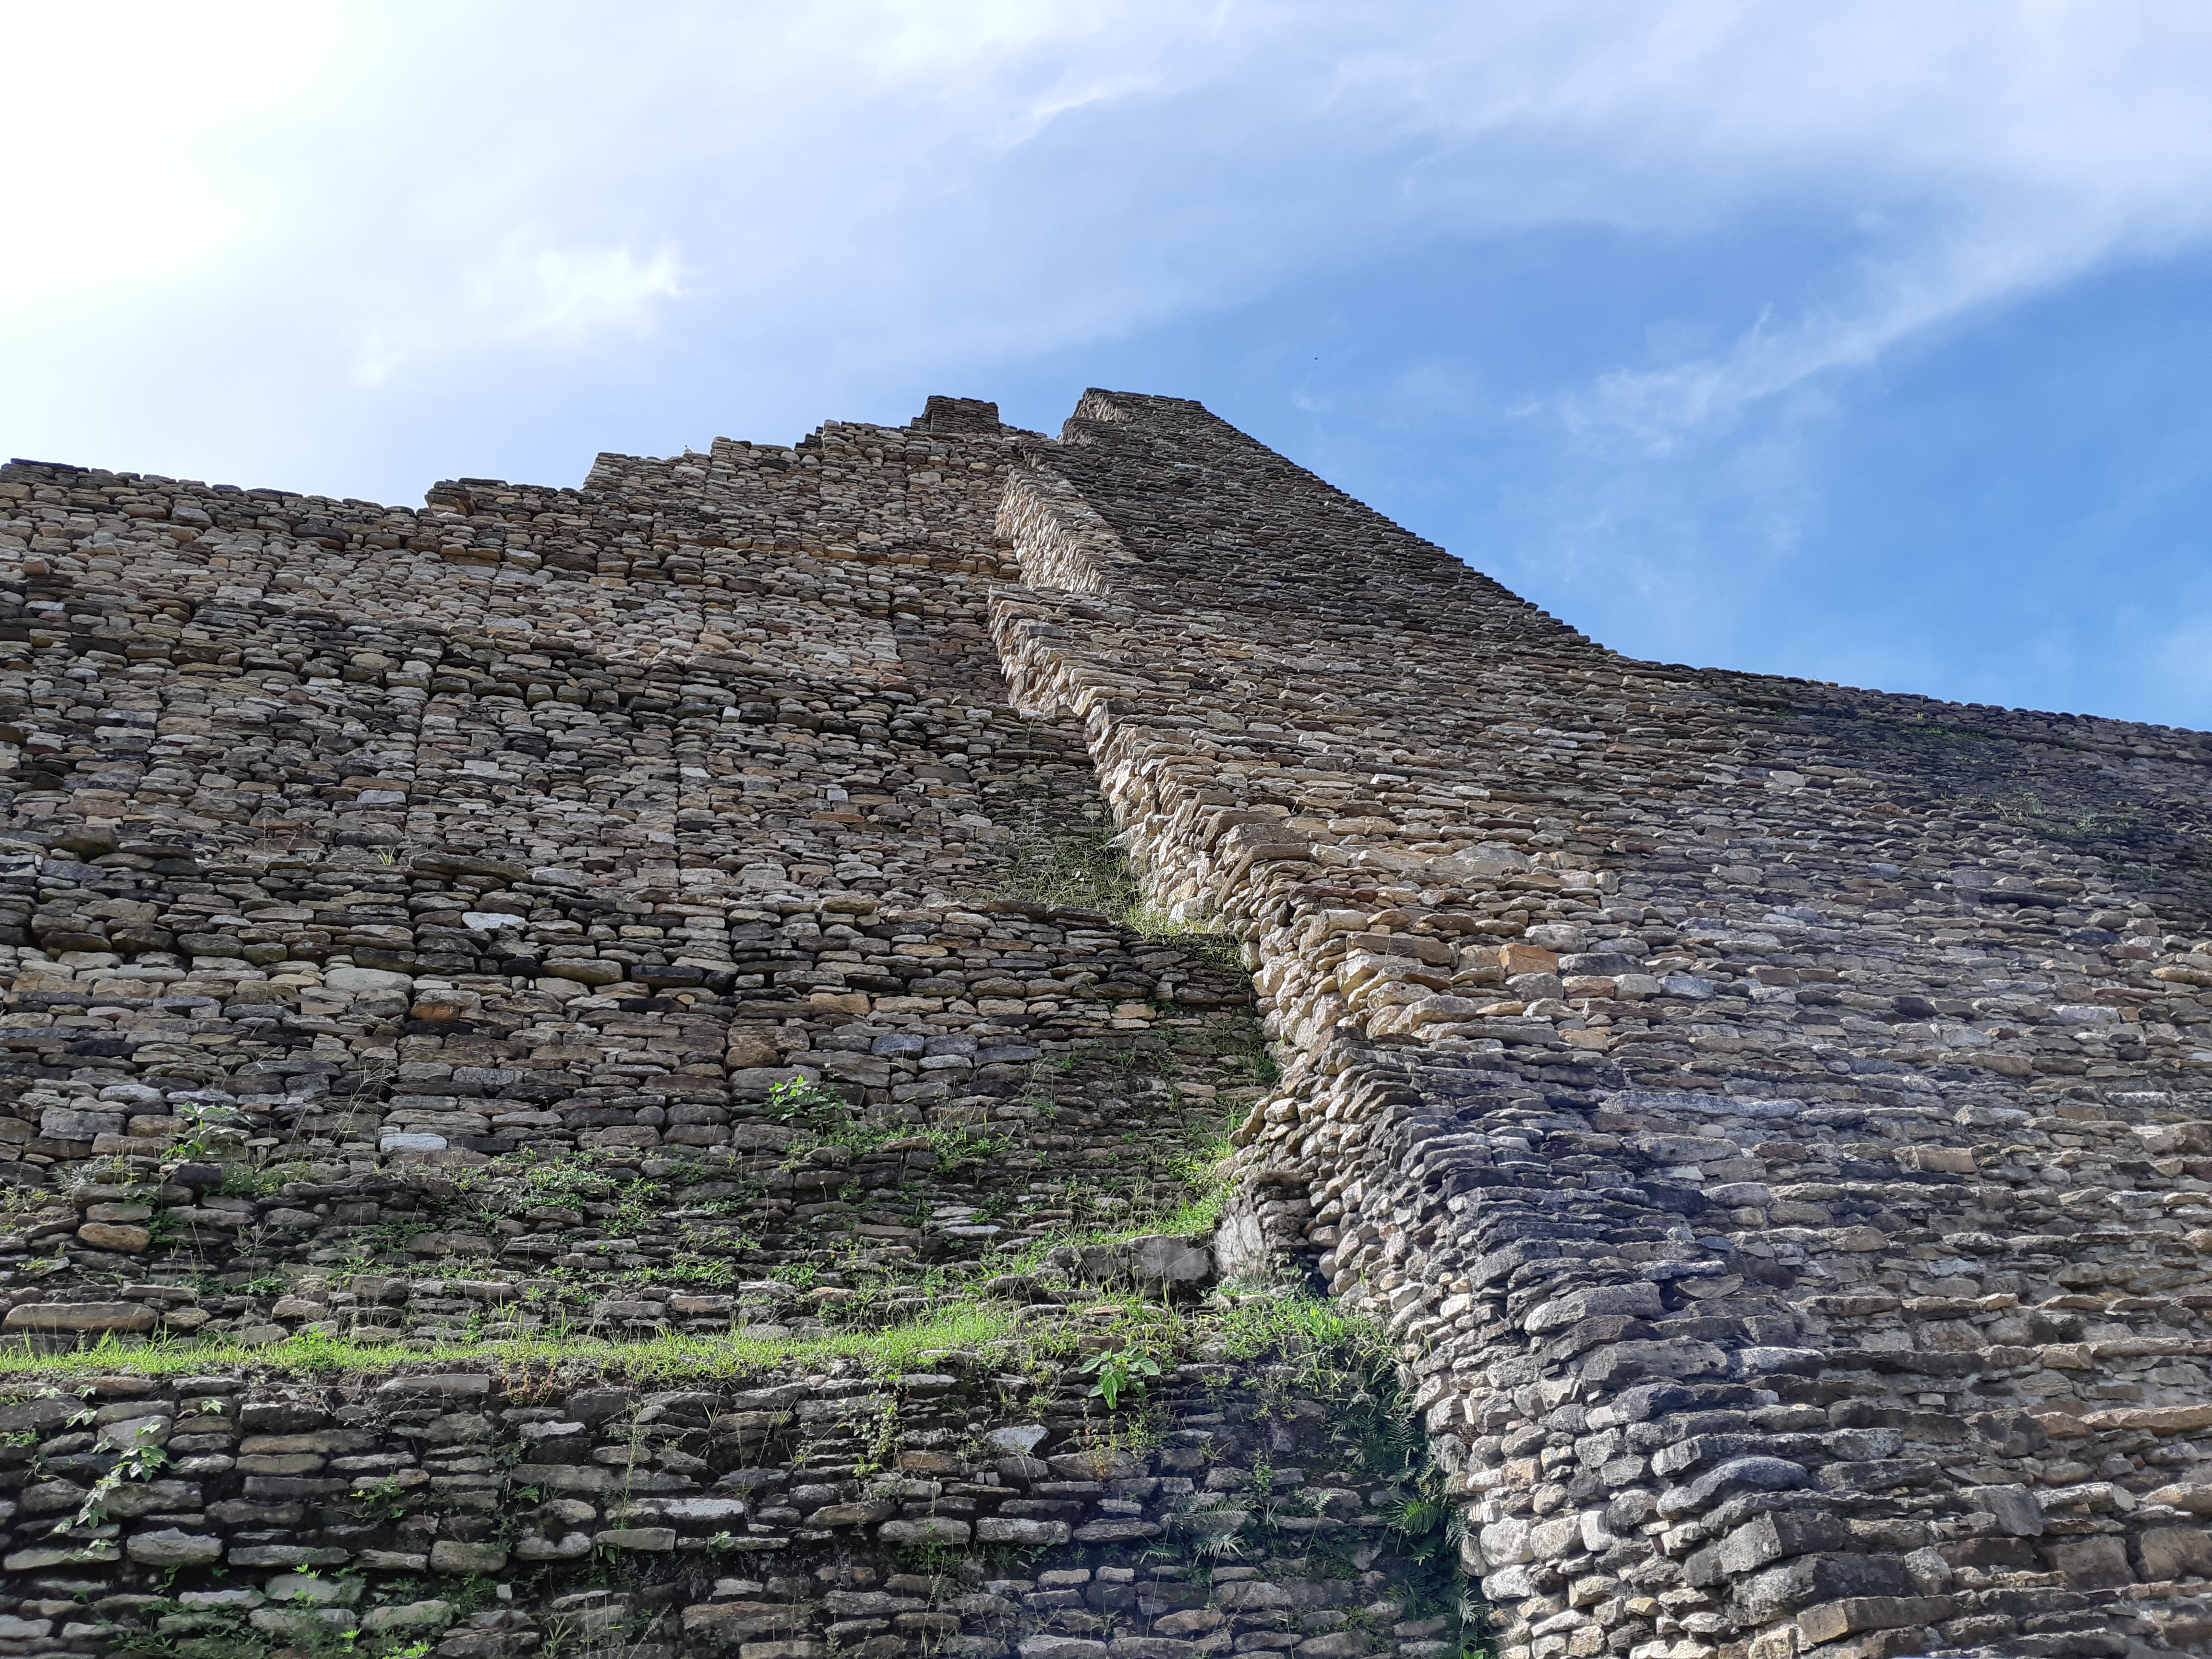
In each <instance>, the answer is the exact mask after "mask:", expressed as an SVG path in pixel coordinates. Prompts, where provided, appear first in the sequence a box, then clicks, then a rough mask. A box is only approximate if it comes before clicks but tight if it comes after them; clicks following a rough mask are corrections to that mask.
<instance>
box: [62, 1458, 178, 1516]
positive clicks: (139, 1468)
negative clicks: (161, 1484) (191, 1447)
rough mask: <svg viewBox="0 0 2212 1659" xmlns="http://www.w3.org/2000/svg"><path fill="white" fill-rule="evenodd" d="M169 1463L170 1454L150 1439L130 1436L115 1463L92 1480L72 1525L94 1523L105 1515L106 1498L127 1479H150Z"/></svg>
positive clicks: (110, 1496)
mask: <svg viewBox="0 0 2212 1659" xmlns="http://www.w3.org/2000/svg"><path fill="white" fill-rule="evenodd" d="M168 1467H169V1454H168V1453H167V1452H166V1451H164V1450H162V1449H161V1448H160V1447H159V1446H156V1445H155V1444H153V1443H151V1442H150V1441H146V1440H141V1439H137V1438H135V1437H134V1438H133V1439H132V1440H131V1442H130V1443H129V1444H127V1445H125V1446H124V1447H123V1448H121V1455H119V1456H118V1457H117V1458H116V1460H115V1467H114V1468H111V1469H109V1470H108V1471H107V1473H106V1474H103V1475H101V1476H100V1479H99V1480H95V1481H94V1482H93V1483H92V1489H91V1490H90V1491H89V1492H86V1493H85V1495H84V1503H83V1504H82V1506H81V1507H80V1508H79V1509H78V1510H77V1512H76V1520H75V1521H73V1522H70V1524H71V1525H72V1526H76V1527H96V1526H99V1525H100V1523H101V1522H104V1521H106V1519H107V1500H108V1499H109V1498H112V1497H113V1496H114V1495H115V1492H116V1489H117V1488H118V1487H119V1486H122V1485H123V1483H124V1482H125V1481H126V1480H152V1479H153V1478H154V1477H155V1475H156V1474H160V1473H161V1471H162V1470H163V1469H166V1468H168Z"/></svg>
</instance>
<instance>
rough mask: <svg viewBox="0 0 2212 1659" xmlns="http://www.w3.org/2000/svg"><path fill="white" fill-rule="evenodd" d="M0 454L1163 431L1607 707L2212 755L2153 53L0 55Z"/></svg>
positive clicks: (1498, 7) (1431, 15)
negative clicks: (1082, 423) (1992, 728)
mask: <svg viewBox="0 0 2212 1659" xmlns="http://www.w3.org/2000/svg"><path fill="white" fill-rule="evenodd" d="M0 30H4V34H0V38H4V39H6V40H8V41H9V44H10V52H9V56H10V58H11V59H12V60H13V61H14V62H15V63H16V64H29V65H33V66H35V70H36V72H35V73H34V74H33V75H31V76H18V77H15V79H14V80H13V81H12V82H11V91H10V97H9V100H8V101H7V102H6V104H5V105H4V106H0V154H4V155H8V156H9V158H10V160H9V174H10V184H9V198H10V203H11V209H12V212H11V222H12V223H13V224H14V225H15V227H16V228H17V234H15V235H14V236H12V237H11V238H10V244H11V245H10V247H9V252H7V254H6V256H5V257H4V259H0V343H4V347H5V349H4V351H0V449H5V450H6V451H7V452H9V453H16V454H24V455H30V456H33V457H37V458H40V459H60V460H72V461H79V462H84V463H88V464H92V465H106V466H115V467H123V468H135V469H142V470H146V471H161V472H166V473H170V474H173V475H177V476H185V477H200V478H206V479H210V480H216V481H221V482H226V483H246V484H259V483H267V484H276V485H280V486H282V487H284V488H288V489H302V490H308V491H315V492H320V493H326V494H332V495H356V496H362V497H367V498H369V499H373V500H381V501H403V502H411V501H418V500H419V499H420V497H421V494H422V489H423V487H424V486H425V485H426V484H428V483H430V482H431V481H432V480H434V479H435V478H437V477H446V476H451V475H453V474H458V473H466V474H473V475H489V476H494V477H509V478H515V479H523V480H529V481H533V482H543V483H574V482H576V481H577V480H578V479H580V477H581V475H582V473H583V471H584V469H585V468H586V466H587V465H589V462H590V459H591V457H592V454H593V453H595V452H596V451H598V450H600V449H620V450H629V451H643V452H648V453H669V452H671V451H673V450H677V449H680V448H682V447H684V446H685V445H687V444H689V445H692V446H695V447H703V446H704V445H705V443H706V442H707V441H708V439H710V438H711V437H713V436H714V435H717V434H727V435H732V436H739V437H751V438H757V439H767V440H776V441H791V440H792V439H793V438H795V437H796V436H798V435H799V434H800V433H802V432H804V431H805V430H806V429H807V428H811V426H813V425H815V424H816V423H817V422H819V421H821V420H822V419H823V418H824V417H831V416H834V417H842V418H851V419H866V420H881V421H902V420H904V419H905V418H907V417H908V416H910V415H912V414H913V413H915V411H916V410H918V409H919V408H920V406H921V399H922V398H923V397H924V396H925V395H926V394H927V393H928V392H954V393H959V394H964V395H971V396H981V397H994V398H997V399H998V400H999V401H1000V404H1001V405H1002V407H1003V408H1004V410H1005V412H1006V417H1007V418H1008V419H1010V420H1014V421H1018V422H1022V423H1024V424H1028V425H1033V426H1036V427H1040V428H1045V429H1048V430H1050V429H1054V428H1056V427H1057V424H1058V422H1059V421H1060V419H1061V417H1062V416H1064V415H1065V414H1066V412H1067V410H1068V409H1069V408H1070V407H1071V406H1072V405H1073V401H1074V399H1075V398H1076V397H1077V395H1078V394H1079V392H1081V390H1082V388H1083V387H1084V386H1088V385H1103V386H1115V387H1121V388H1127V389H1133V390H1144V391H1158V392H1174V393H1177V394H1181V395H1184V396H1189V397H1195V398H1200V399H1202V400H1203V401H1204V402H1206V404H1208V405H1209V406H1210V407H1212V408H1213V409H1214V410H1218V412H1219V413H1221V414H1222V415H1224V416H1226V417H1228V418H1229V419H1231V420H1232V421H1234V422H1237V424H1238V425H1240V426H1242V427H1243V428H1246V429H1247V430H1249V431H1250V432H1252V433H1254V434H1255V435H1257V436H1259V437H1260V438H1261V439H1262V440H1263V441H1267V442H1268V443H1270V444H1272V445H1273V446H1274V447H1277V448H1279V449H1280V450H1282V451H1284V452H1285V453H1287V454H1289V455H1291V457H1293V458H1294V459H1297V460H1299V461H1301V462H1303V463H1304V464H1305V465H1310V466H1311V467H1313V468H1314V469H1315V470H1316V471H1320V472H1321V473H1322V474H1323V475H1324V476H1326V477H1328V478H1330V479H1331V480H1332V481H1333V482H1334V483H1338V484H1340V485H1341V486H1342V487H1343V488H1345V489H1349V490H1350V491H1352V493H1353V494H1355V495H1359V496H1360V497H1362V498H1363V499H1364V500H1366V501H1370V503H1372V504H1373V505H1374V506H1376V507H1378V508H1380V509H1381V510H1383V511H1384V512H1386V513H1389V514H1391V515H1392V516H1393V517H1395V518H1396V519H1398V520H1401V521H1402V522H1404V523H1405V524H1407V525H1408V526H1411V527H1413V529H1415V530H1418V531H1419V532H1422V533H1424V534H1426V535H1428V536H1430V537H1432V538H1435V539H1436V540H1437V541H1439V542H1441V543H1443V544H1444V545H1446V546H1447V547H1449V548H1450V549H1451V550H1453V551H1454V552H1455V553H1457V554H1459V555H1461V556H1463V557H1465V558H1467V559H1468V561H1469V562H1472V563H1474V564H1475V565H1477V566H1478V567H1480V568H1482V569H1485V570H1486V571H1488V572H1490V573H1491V574H1494V575H1496V576H1498V578H1500V579H1501V580H1504V581H1505V582H1507V583H1509V584H1510V586H1513V587H1515V588H1516V590H1518V591H1519V592H1522V593H1525V594H1527V595H1528V596H1529V597H1530V598H1532V599H1535V600H1536V601H1537V602H1539V603H1540V604H1541V605H1545V606H1546V607H1547V609H1549V610H1551V611H1553V612H1555V613H1556V614H1558V615H1559V616H1561V617H1565V618H1567V619H1568V620H1570V621H1571V622H1573V623H1575V624H1576V625H1577V626H1579V627H1581V628H1583V629H1585V630H1586V631H1587V632H1589V633H1590V634H1591V635H1594V636H1595V637H1596V638H1598V639H1600V640H1602V641H1605V642H1606V643H1607V644H1609V645H1612V646H1613V647H1617V648H1619V649H1620V650H1623V651H1626V652H1629V653H1634V654H1636V655H1639V656H1648V657H1655V658H1658V659H1665V660H1677V661H1688V662H1696V663H1717V664H1723V665H1730V666H1741V667H1748V668H1758V669H1765V670H1771V671H1779V672H1785V673H1795V674H1802V675H1805V676H1808V677H1809V678H1820V679H1833V680H1840V681H1843V682H1844V683H1847V684H1874V685H1881V686H1884V687H1887V688H1891V689H1894V690H1916V691H1925V692H1929V693H1933V694H1935V695H1938V696H1950V697H1956V698H1961V699H1967V700H1972V701H1978V702H2001V703H2013V704H2023V705H2028V706H2033V707H2039V708H2065V709H2077V710H2084V711H2089V712H2095V713H2100V714H2118V715H2123V716H2127V717H2130V718H2134V719H2139V720H2154V721H2159V722H2163V723H2167V724H2172V725H2185V726H2212V561H2209V560H2208V557H2207V553H2208V540H2212V441H2208V440H2212V374H2208V373H2207V370H2208V368H2212V289H2208V284H2207V278H2208V276H2212V121H2208V120H2207V119H2206V118H2205V117H2204V114H2203V103H2204V88H2205V87H2206V86H2207V85H2208V84H2212V11H2208V10H2207V9H2205V8H2204V7H2203V6H2202V5H2201V4H2200V3H2196V0H2188V3H2173V4H2130V3H2126V0H2095V3H2081V4H2057V3H2033V0H2015V3H2010V4H2004V5H1996V4H1978V3H1974V0H1960V3H1954V4H1950V5H1947V6H1943V7H1936V8H1931V7H1929V6H1926V5H1925V4H1924V3H1913V4H1902V3H1900V4H1881V3H1848V0H1845V3H1838V4H1834V5H1828V6H1822V7H1817V8H1813V7H1804V6H1799V5H1794V4H1783V3H1765V4H1749V3H1721V0H1674V3H1668V0H1638V3H1604V0H1592V3H1584V4H1579V5H1571V6H1553V7H1529V6H1526V5H1520V4H1495V5H1482V4H1471V3H1465V0H1462V3H1453V4H1438V5H1422V4H1399V3H1389V0H1370V3H1365V4H1363V5H1360V6H1358V7H1346V6H1343V5H1341V4H1338V3H1316V4H1304V3H1277V4H1242V3H1214V4H1212V5H1207V4H1205V3H1191V0H1182V3H1176V4H1153V3H1146V0H1127V3H1112V4H1109V3H1058V4H1056V3H1050V0H1024V3H1016V4H1004V5H999V4H994V3H990V0H962V3H959V4H954V5H946V4H944V3H941V0H935V3H836V0H829V3H819V4H814V5H811V6H808V7H805V8H793V7H791V6H788V5H787V4H784V3H781V0H779V3H776V4H773V5H758V6H755V5H749V4H744V3H725V4H716V5H705V6H686V5H684V4H681V3H664V4H660V5H657V6H655V7H653V8H635V7H614V6H597V7H592V6H577V5H564V4H560V3H533V4H531V5H527V6H522V5H512V6H510V5H494V4H475V5H471V4H465V3H444V4H439V5H410V4H407V3H398V0H387V3H379V4H374V5H370V4H360V5H351V6H343V5H342V6H322V7H319V6H316V5H313V4H307V3H287V4H283V5H277V6H245V5H238V6H225V5H222V4H210V5H201V6H195V7H190V8H182V7H173V6H146V7H143V8H133V7H131V6H128V5H119V6H112V7H102V8H98V9H94V8H74V7H62V6H58V5H55V4H52V3H51V0H47V3H40V4H28V3H10V0H0Z"/></svg>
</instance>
